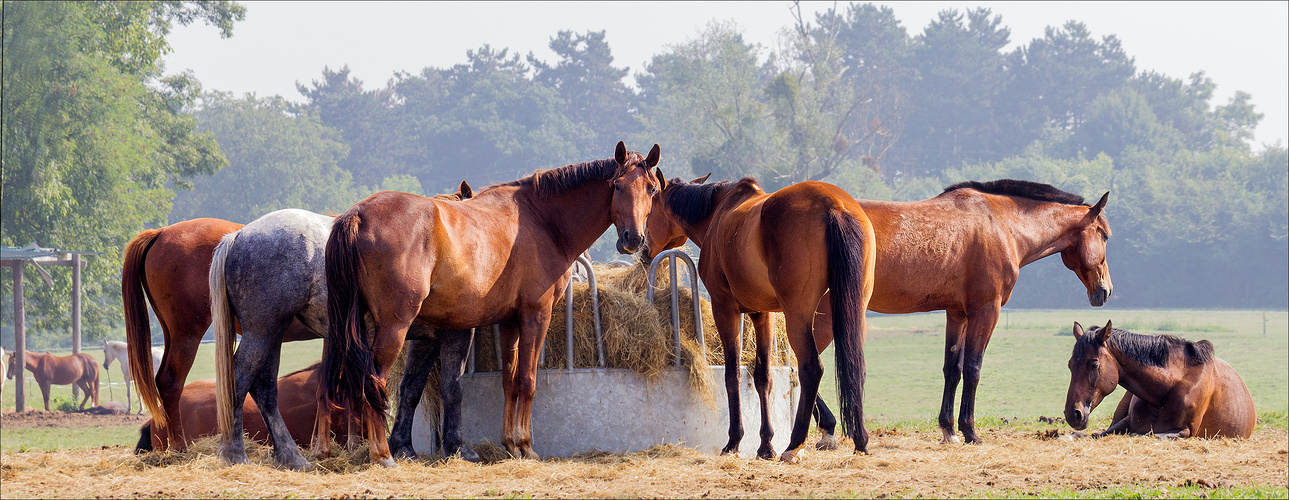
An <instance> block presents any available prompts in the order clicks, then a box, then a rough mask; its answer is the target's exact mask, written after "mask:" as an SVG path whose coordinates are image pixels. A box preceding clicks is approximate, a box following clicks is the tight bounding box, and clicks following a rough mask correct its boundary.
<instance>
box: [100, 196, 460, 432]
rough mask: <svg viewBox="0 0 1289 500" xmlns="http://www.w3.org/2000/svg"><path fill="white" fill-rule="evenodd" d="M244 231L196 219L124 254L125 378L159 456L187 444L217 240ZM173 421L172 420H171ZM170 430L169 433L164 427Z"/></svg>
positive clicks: (290, 336) (291, 333)
mask: <svg viewBox="0 0 1289 500" xmlns="http://www.w3.org/2000/svg"><path fill="white" fill-rule="evenodd" d="M470 193H471V189H470V185H469V184H467V183H465V182H464V181H462V182H461V186H460V187H459V188H458V190H457V192H456V193H454V194H449V195H440V196H448V197H455V198H457V199H462V198H469V196H470ZM241 227H242V224H238V223H235V222H229V221H226V220H221V219H210V218H202V219H193V220H189V221H184V222H177V223H174V224H171V225H169V226H166V227H163V228H158V229H148V230H145V231H142V232H140V233H139V234H138V236H135V237H134V239H133V240H130V242H129V243H128V244H127V245H126V247H125V253H124V259H123V263H122V265H121V297H122V302H123V303H124V306H125V331H126V343H127V345H128V347H129V354H130V359H132V360H135V362H134V363H131V364H130V373H131V378H132V379H133V380H134V383H135V387H136V389H137V390H138V391H139V400H140V401H142V402H143V404H144V405H145V406H147V408H148V412H149V413H151V414H152V418H153V420H154V424H155V427H157V428H159V429H161V430H162V431H163V434H164V435H165V436H166V438H165V439H162V440H161V441H160V442H159V443H158V445H157V449H158V450H165V449H166V448H167V446H168V443H170V442H175V443H178V444H177V446H178V448H177V449H179V450H183V449H184V448H185V447H186V446H187V443H189V442H191V440H186V439H184V437H183V435H182V429H183V427H184V426H183V422H182V421H181V420H182V419H183V416H182V415H180V414H179V413H177V412H178V410H179V406H178V405H179V400H180V399H181V398H182V396H183V391H184V382H185V381H186V380H187V379H188V372H189V370H191V369H192V363H193V359H195V358H196V357H197V349H198V347H199V346H200V344H201V338H202V337H203V336H205V334H206V329H208V328H210V323H211V317H210V287H209V286H208V283H207V279H208V278H207V277H208V276H209V274H210V260H211V257H212V256H213V255H214V252H215V246H216V245H218V244H219V240H220V238H223V237H224V235H226V234H228V233H231V232H233V231H236V230H238V229H241ZM149 304H150V305H151V306H152V311H153V312H154V313H155V314H156V316H157V322H158V323H160V325H161V331H162V334H163V339H164V342H165V348H164V352H165V354H164V355H163V356H162V357H161V359H160V365H161V368H159V369H157V370H155V371H153V372H152V373H148V370H149V369H150V367H151V365H153V364H154V363H157V360H156V359H154V355H153V353H152V352H151V351H152V349H150V348H151V346H152V332H151V329H150V327H149V320H148V305H149ZM282 337H283V338H282V341H283V342H291V341H297V340H310V339H314V338H317V336H316V335H314V334H312V333H310V332H309V331H308V329H307V328H305V326H304V325H303V324H302V323H300V322H299V321H292V322H291V326H289V327H287V330H286V332H285V333H284V334H283V336H282ZM170 415H175V417H174V419H171V418H170ZM171 420H174V422H171ZM171 423H173V424H174V425H173V427H172V426H170V425H168V424H171Z"/></svg>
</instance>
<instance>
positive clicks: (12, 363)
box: [4, 351, 22, 380]
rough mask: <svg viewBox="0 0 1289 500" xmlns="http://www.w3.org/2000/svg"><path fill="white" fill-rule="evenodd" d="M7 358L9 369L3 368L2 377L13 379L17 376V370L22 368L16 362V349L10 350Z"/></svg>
mask: <svg viewBox="0 0 1289 500" xmlns="http://www.w3.org/2000/svg"><path fill="white" fill-rule="evenodd" d="M8 358H9V360H8V364H9V369H8V370H5V374H4V378H7V379H10V380H13V378H14V377H16V376H18V370H21V369H22V367H19V366H18V363H17V361H18V351H10V352H9V356H8Z"/></svg>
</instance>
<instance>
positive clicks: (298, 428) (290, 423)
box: [134, 363, 346, 453]
mask: <svg viewBox="0 0 1289 500" xmlns="http://www.w3.org/2000/svg"><path fill="white" fill-rule="evenodd" d="M215 386H216V382H215V379H206V380H196V381H193V382H189V383H188V384H186V385H185V386H184V392H183V398H182V399H180V401H179V409H180V412H181V413H182V414H183V415H184V416H185V417H186V418H184V420H183V425H184V428H183V435H184V439H186V440H187V441H188V442H187V443H186V444H192V443H193V442H194V441H196V440H198V439H201V438H203V437H206V436H214V435H216V434H218V433H219V424H218V422H217V420H218V419H217V417H216V415H217V409H216V406H217V404H216V402H215ZM277 386H278V390H277V397H278V409H279V411H280V412H281V414H282V419H283V421H284V422H285V423H286V428H287V430H288V431H289V432H290V433H291V438H292V439H293V440H295V443H296V445H297V446H308V444H309V440H310V439H312V437H313V419H314V417H315V412H316V411H317V397H318V364H317V363H314V364H313V365H312V366H309V367H307V368H304V369H300V370H296V371H294V372H291V373H289V374H287V375H284V376H282V378H279V379H278V381H277ZM243 412H244V413H245V414H246V420H245V427H244V429H245V430H246V434H247V436H249V437H250V438H251V439H252V440H255V441H259V442H261V443H268V442H269V441H268V439H269V434H268V427H267V426H265V425H264V419H263V418H261V417H260V415H259V407H257V406H256V405H255V401H254V400H252V399H250V398H246V400H245V401H244V402H243ZM336 424H337V425H335V426H333V428H332V432H333V433H334V434H335V435H337V436H340V435H344V433H345V430H346V429H345V426H344V422H343V421H341V420H337V421H336ZM139 431H140V432H139V442H138V444H136V445H135V447H134V451H135V453H143V452H149V451H152V450H153V449H154V448H155V445H156V444H157V443H158V442H160V441H161V440H164V439H165V438H166V437H165V435H163V434H162V433H161V432H160V431H159V430H158V429H157V428H156V427H155V426H154V425H153V422H152V420H148V421H147V422H146V423H144V424H143V427H141V428H140V430H139Z"/></svg>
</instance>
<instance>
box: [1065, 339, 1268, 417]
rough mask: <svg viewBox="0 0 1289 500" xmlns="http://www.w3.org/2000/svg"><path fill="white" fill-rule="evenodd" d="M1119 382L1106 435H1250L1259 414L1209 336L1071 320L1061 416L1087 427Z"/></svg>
mask: <svg viewBox="0 0 1289 500" xmlns="http://www.w3.org/2000/svg"><path fill="white" fill-rule="evenodd" d="M1116 386H1123V388H1124V389H1126V390H1127V391H1128V392H1127V394H1124V395H1123V399H1121V400H1120V401H1119V406H1118V408H1116V409H1115V411H1114V418H1113V419H1112V421H1111V424H1110V427H1109V428H1108V429H1106V430H1105V431H1103V432H1100V433H1097V434H1095V436H1097V437H1100V436H1105V435H1107V434H1132V435H1141V434H1154V435H1155V436H1156V437H1160V438H1184V437H1192V436H1198V437H1218V436H1222V437H1239V438H1243V437H1249V435H1250V434H1252V433H1253V426H1254V424H1256V423H1257V421H1258V415H1257V412H1255V411H1254V409H1253V396H1251V395H1250V394H1249V388H1248V387H1247V386H1245V385H1244V380H1242V379H1240V375H1239V374H1237V373H1235V369H1234V368H1231V365H1229V364H1227V363H1226V361H1223V360H1222V359H1220V358H1218V357H1216V356H1214V355H1213V344H1212V343H1211V342H1209V341H1207V340H1201V341H1199V342H1189V341H1186V340H1185V339H1180V338H1177V337H1173V336H1170V335H1138V334H1135V333H1131V332H1128V331H1125V330H1119V329H1116V328H1114V327H1113V324H1112V323H1111V322H1110V321H1106V324H1105V326H1104V327H1100V328H1098V327H1095V326H1094V327H1092V329H1091V330H1089V331H1087V332H1086V333H1085V332H1084V331H1083V325H1080V324H1078V323H1075V324H1074V352H1073V353H1072V354H1071V355H1070V391H1069V394H1068V395H1067V396H1066V398H1065V421H1066V422H1067V423H1069V424H1070V427H1073V428H1075V429H1078V430H1083V429H1085V428H1087V426H1088V418H1089V415H1090V414H1091V413H1092V409H1094V408H1096V407H1097V405H1098V404H1100V403H1101V399H1102V398H1104V397H1106V396H1107V395H1109V394H1110V393H1112V392H1114V390H1115V388H1116Z"/></svg>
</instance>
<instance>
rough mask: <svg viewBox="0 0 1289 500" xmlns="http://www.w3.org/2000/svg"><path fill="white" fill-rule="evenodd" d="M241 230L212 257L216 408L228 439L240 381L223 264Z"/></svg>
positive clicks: (222, 240) (224, 240)
mask: <svg viewBox="0 0 1289 500" xmlns="http://www.w3.org/2000/svg"><path fill="white" fill-rule="evenodd" d="M240 232H241V231H233V232H231V233H228V234H226V235H224V237H223V238H220V240H219V245H217V246H216V247H215V255H214V256H213V257H212V258H211V260H210V317H211V326H212V327H214V328H215V411H216V413H217V415H218V418H217V420H218V422H219V434H220V435H221V436H223V438H222V439H229V435H230V434H231V433H232V431H233V411H234V408H233V399H234V394H235V390H236V383H237V379H236V378H235V377H234V376H233V347H234V345H233V344H234V341H235V340H236V338H234V337H235V336H236V335H237V330H236V327H235V325H234V318H233V311H232V308H231V307H230V306H229V304H228V287H227V286H226V285H225V282H224V264H225V262H226V261H227V260H228V254H229V252H231V251H232V249H233V243H234V242H236V241H237V234H238V233H240Z"/></svg>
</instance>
